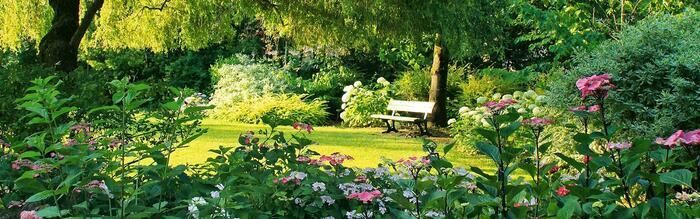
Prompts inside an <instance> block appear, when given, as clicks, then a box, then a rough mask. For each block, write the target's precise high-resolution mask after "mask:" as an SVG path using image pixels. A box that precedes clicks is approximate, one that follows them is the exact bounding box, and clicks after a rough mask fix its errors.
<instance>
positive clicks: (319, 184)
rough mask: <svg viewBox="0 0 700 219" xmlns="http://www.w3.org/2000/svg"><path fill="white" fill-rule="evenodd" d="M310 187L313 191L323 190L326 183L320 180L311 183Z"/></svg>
mask: <svg viewBox="0 0 700 219" xmlns="http://www.w3.org/2000/svg"><path fill="white" fill-rule="evenodd" d="M311 189H313V190H314V192H323V191H326V184H325V183H322V182H315V183H313V184H311Z"/></svg>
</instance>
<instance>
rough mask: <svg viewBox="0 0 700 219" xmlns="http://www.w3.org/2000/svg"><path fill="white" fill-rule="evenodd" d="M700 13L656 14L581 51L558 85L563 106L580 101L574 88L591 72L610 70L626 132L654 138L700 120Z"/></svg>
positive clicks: (555, 93) (618, 115)
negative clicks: (611, 37)
mask: <svg viewBox="0 0 700 219" xmlns="http://www.w3.org/2000/svg"><path fill="white" fill-rule="evenodd" d="M698 34H700V13H697V12H694V11H689V12H686V13H682V14H679V15H675V16H671V15H660V16H651V17H648V18H646V19H644V20H642V21H641V22H639V23H638V24H637V25H635V26H630V27H627V28H626V29H625V30H624V31H622V32H621V33H620V34H619V35H617V37H616V38H617V39H616V40H611V41H608V42H605V43H603V44H602V45H600V46H599V47H598V48H596V49H594V50H593V51H590V52H588V53H583V54H579V55H577V56H576V59H575V60H574V63H575V64H574V67H573V68H572V69H571V70H570V71H568V72H566V74H564V75H563V76H562V77H561V79H559V80H556V81H553V83H552V85H551V86H552V92H551V93H552V97H553V99H554V100H556V104H557V105H558V106H559V107H561V108H565V107H569V106H572V105H576V104H580V100H579V96H580V94H579V93H577V92H574V91H573V90H572V89H570V88H571V87H572V86H574V83H575V82H576V80H577V79H579V78H581V77H582V76H585V75H591V74H599V73H603V72H605V73H609V74H610V75H612V77H613V78H614V80H615V84H616V85H617V86H618V87H619V89H618V90H617V92H615V93H614V94H612V95H611V96H610V98H609V101H610V107H612V108H614V109H615V111H616V113H615V114H614V115H611V116H613V117H614V118H615V119H616V120H619V121H622V122H623V123H622V128H623V129H624V131H625V132H626V134H625V136H629V137H635V136H646V137H653V136H657V135H660V134H665V133H668V132H670V131H672V130H674V129H675V128H689V127H695V126H697V125H698V124H700V111H699V110H697V109H698V108H700V93H698V91H699V90H700V83H698V82H700V64H698V60H700V38H698V37H697V36H698Z"/></svg>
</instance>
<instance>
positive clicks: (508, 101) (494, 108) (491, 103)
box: [483, 99, 518, 112]
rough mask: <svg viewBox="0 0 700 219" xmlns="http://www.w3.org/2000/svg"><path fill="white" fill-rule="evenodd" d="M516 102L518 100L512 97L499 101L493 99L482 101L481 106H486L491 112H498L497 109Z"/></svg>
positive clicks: (499, 109)
mask: <svg viewBox="0 0 700 219" xmlns="http://www.w3.org/2000/svg"><path fill="white" fill-rule="evenodd" d="M516 103H518V101H515V100H513V99H503V100H501V101H499V102H495V101H489V102H486V103H484V105H483V106H484V107H486V108H488V109H489V111H491V112H499V111H501V110H503V109H505V108H507V107H508V106H511V105H513V104H516Z"/></svg>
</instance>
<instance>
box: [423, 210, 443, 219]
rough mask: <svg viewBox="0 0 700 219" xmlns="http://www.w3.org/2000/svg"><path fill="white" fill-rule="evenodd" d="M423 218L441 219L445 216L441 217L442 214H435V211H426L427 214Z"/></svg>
mask: <svg viewBox="0 0 700 219" xmlns="http://www.w3.org/2000/svg"><path fill="white" fill-rule="evenodd" d="M425 216H426V217H429V218H442V217H445V215H443V214H442V213H440V212H436V211H428V212H425Z"/></svg>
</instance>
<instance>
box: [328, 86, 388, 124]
mask: <svg viewBox="0 0 700 219" xmlns="http://www.w3.org/2000/svg"><path fill="white" fill-rule="evenodd" d="M393 89H394V88H393V86H392V85H391V84H390V83H389V82H388V81H387V80H386V79H384V78H379V79H377V83H373V84H370V85H363V84H362V82H359V81H356V82H355V83H353V84H351V85H348V86H345V87H344V88H343V91H344V92H345V94H343V97H342V101H343V104H342V105H341V109H343V112H341V113H340V119H342V120H343V124H344V125H346V126H349V127H367V126H379V125H381V124H382V123H381V121H379V120H378V119H373V118H371V115H372V114H383V113H385V111H386V107H387V105H388V104H389V100H391V98H392V97H393V95H394V91H393Z"/></svg>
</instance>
